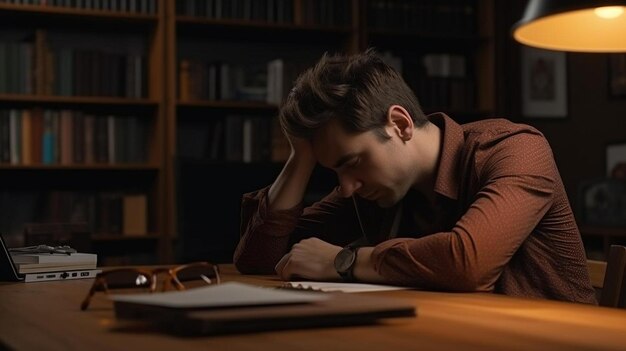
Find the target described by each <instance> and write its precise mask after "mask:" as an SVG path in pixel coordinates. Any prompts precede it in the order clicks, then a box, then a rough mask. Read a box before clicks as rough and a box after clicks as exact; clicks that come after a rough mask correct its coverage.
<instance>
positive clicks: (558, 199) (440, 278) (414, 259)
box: [234, 113, 597, 304]
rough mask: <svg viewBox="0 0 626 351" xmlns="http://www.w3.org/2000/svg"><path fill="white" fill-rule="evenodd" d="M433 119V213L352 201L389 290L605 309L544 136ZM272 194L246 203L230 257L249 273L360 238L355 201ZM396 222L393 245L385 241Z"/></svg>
mask: <svg viewBox="0 0 626 351" xmlns="http://www.w3.org/2000/svg"><path fill="white" fill-rule="evenodd" d="M429 118H430V120H431V122H433V123H434V124H436V125H437V126H438V127H439V128H441V130H442V140H443V141H442V149H441V150H442V152H441V158H440V161H439V167H438V170H437V176H436V183H435V189H434V190H435V193H436V200H435V203H434V204H431V203H430V202H429V201H426V199H425V198H424V197H422V196H421V195H420V194H419V193H417V192H415V191H410V192H409V193H408V194H407V196H405V198H404V199H403V200H402V201H401V204H399V205H398V206H396V207H394V208H390V209H382V208H379V207H377V206H376V205H375V204H374V203H371V202H368V201H366V200H364V199H359V198H356V199H357V207H358V211H359V214H360V217H361V220H362V222H363V227H364V231H365V234H366V236H367V237H368V239H369V240H370V242H371V243H372V244H373V245H375V249H374V252H373V256H372V259H373V262H374V265H375V270H376V271H377V272H378V273H379V274H380V275H382V276H384V277H385V278H387V279H388V280H389V281H390V282H391V283H395V284H403V285H410V286H416V287H420V288H425V289H433V290H448V291H486V292H497V293H503V294H507V295H514V296H524V297H539V298H548V299H555V300H565V301H575V302H582V303H592V304H595V303H597V302H596V299H595V293H594V290H593V288H592V287H591V283H590V280H589V275H588V272H587V268H586V258H585V254H584V249H583V245H582V241H581V238H580V233H579V231H578V228H577V226H576V222H575V220H574V216H573V213H572V210H571V207H570V205H569V202H568V199H567V195H566V193H565V190H564V187H563V183H562V181H561V178H560V175H559V172H558V169H557V167H556V164H555V162H554V158H553V155H552V152H551V149H550V146H549V144H548V142H547V141H546V139H545V138H544V137H543V135H542V134H541V133H540V132H539V131H537V130H536V129H534V128H532V127H530V126H527V125H522V124H515V123H512V122H510V121H507V120H504V119H489V120H483V121H479V122H474V123H469V124H465V125H458V124H457V123H455V122H454V121H453V120H451V119H450V118H449V117H447V116H445V115H444V114H440V113H438V114H433V115H430V116H429ZM267 191H268V188H264V189H261V190H259V191H256V192H253V193H248V194H245V195H244V197H243V203H242V222H241V239H240V242H239V245H238V246H237V249H236V251H235V255H234V262H235V264H236V266H237V268H238V269H239V270H240V271H241V272H243V273H274V266H275V264H276V263H277V262H278V260H279V259H280V258H281V257H282V256H283V255H284V254H285V253H286V252H287V251H288V250H289V248H290V247H291V245H293V244H294V243H296V242H298V241H300V240H302V239H304V238H307V237H311V236H316V237H319V238H320V239H322V240H325V241H328V242H330V243H333V244H336V245H346V244H348V243H350V242H351V241H353V240H355V239H358V238H359V237H360V236H361V229H360V226H359V222H358V220H357V216H356V211H355V204H354V203H353V200H352V199H345V198H342V197H340V196H339V195H338V194H337V193H335V192H333V193H331V194H329V195H328V196H326V197H325V198H324V199H323V200H321V201H320V202H317V203H315V204H314V205H312V206H310V207H308V208H303V206H298V207H296V208H293V209H290V210H284V211H270V210H269V206H268V203H267ZM398 211H401V212H398ZM396 215H398V216H399V217H398V218H399V226H397V230H396V232H397V234H396V238H394V239H387V238H388V236H389V234H390V228H391V225H390V223H392V222H393V218H395V216H396Z"/></svg>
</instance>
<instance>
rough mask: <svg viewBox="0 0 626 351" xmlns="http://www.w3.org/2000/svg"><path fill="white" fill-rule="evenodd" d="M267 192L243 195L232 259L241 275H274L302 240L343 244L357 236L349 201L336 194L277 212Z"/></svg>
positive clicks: (267, 188)
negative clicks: (237, 234)
mask: <svg viewBox="0 0 626 351" xmlns="http://www.w3.org/2000/svg"><path fill="white" fill-rule="evenodd" d="M268 192H269V187H266V188H263V189H261V190H258V191H256V192H252V193H247V194H244V196H243V199H242V206H241V228H240V234H241V236H240V240H239V243H238V245H237V248H236V249H235V254H234V256H233V262H234V263H235V266H236V267H237V270H239V272H241V273H244V274H274V273H275V270H274V267H275V266H276V264H277V263H278V261H279V260H280V259H281V258H282V257H283V255H285V254H286V253H287V252H288V250H289V249H290V247H291V246H292V245H293V244H295V243H297V242H299V241H300V240H302V239H305V238H309V237H318V238H320V239H322V240H324V241H326V242H329V243H332V244H336V245H345V244H347V243H348V242H349V241H350V240H353V239H354V237H355V235H356V236H358V234H360V231H357V228H358V222H356V219H354V214H353V211H354V209H353V207H352V205H351V202H349V199H344V198H342V197H340V196H339V195H338V194H337V193H336V192H335V191H333V192H331V193H330V194H328V195H327V196H326V197H324V198H323V199H321V200H320V201H318V202H316V203H314V204H313V205H311V206H309V207H306V208H304V206H303V205H302V204H299V205H297V206H295V207H294V208H291V209H288V210H280V211H271V210H270V208H269V203H268Z"/></svg>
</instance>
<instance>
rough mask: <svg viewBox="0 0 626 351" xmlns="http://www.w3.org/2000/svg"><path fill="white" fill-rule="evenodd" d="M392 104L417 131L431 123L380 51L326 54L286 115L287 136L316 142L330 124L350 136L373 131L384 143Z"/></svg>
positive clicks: (305, 76) (292, 97) (299, 83)
mask: <svg viewBox="0 0 626 351" xmlns="http://www.w3.org/2000/svg"><path fill="white" fill-rule="evenodd" d="M392 105H400V106H402V107H404V108H405V109H406V110H407V112H408V113H409V115H410V116H411V118H412V119H413V123H414V124H415V126H416V127H421V126H422V125H423V124H424V123H426V121H427V119H426V117H425V116H424V113H423V112H422V109H421V108H420V105H419V102H418V100H417V98H416V97H415V94H414V93H413V91H412V90H411V89H410V88H409V87H408V86H407V84H406V83H405V82H404V80H403V79H402V77H400V75H399V74H398V72H396V71H395V70H394V69H393V68H391V67H390V66H389V65H387V64H385V63H384V62H383V60H382V59H381V58H380V57H379V56H377V55H376V53H375V52H374V50H371V49H369V50H367V51H365V52H364V53H361V54H357V55H352V56H345V55H334V56H330V55H328V54H324V55H323V56H322V58H321V59H320V60H319V61H318V63H317V64H316V65H315V66H314V67H312V68H310V69H308V70H306V71H305V72H304V73H302V74H301V75H300V76H299V77H298V79H297V80H296V82H295V84H294V87H293V89H292V91H291V93H290V94H289V96H288V98H287V99H286V101H285V103H284V105H283V106H282V108H281V111H280V121H281V124H282V126H283V128H284V130H285V131H286V132H287V134H289V135H291V136H295V137H299V138H305V139H312V138H313V136H314V134H315V132H317V131H318V130H319V129H321V128H322V127H323V126H324V125H326V124H327V123H328V121H330V120H336V121H338V122H339V124H340V125H341V126H342V127H343V128H344V129H345V130H346V131H347V132H349V133H360V132H366V131H370V130H373V131H374V132H375V133H376V134H378V135H379V136H380V137H381V139H387V138H389V136H388V135H386V134H385V133H384V128H383V127H384V126H385V124H386V123H387V113H388V111H389V108H390V107H391V106H392Z"/></svg>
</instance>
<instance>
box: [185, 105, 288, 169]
mask: <svg viewBox="0 0 626 351" xmlns="http://www.w3.org/2000/svg"><path fill="white" fill-rule="evenodd" d="M177 133H178V135H177V140H178V146H177V150H178V152H177V153H178V156H180V157H185V158H193V159H204V160H214V161H229V162H244V163H250V162H267V161H274V162H281V161H284V160H286V159H287V157H288V156H289V152H290V147H289V143H288V141H287V140H286V138H285V137H284V136H283V134H282V132H281V130H280V125H279V123H278V121H276V120H275V119H270V118H267V117H261V116H243V115H228V116H226V117H224V118H216V119H215V120H213V121H211V122H209V123H206V122H204V123H197V122H196V123H194V122H192V121H184V122H179V126H178V128H177Z"/></svg>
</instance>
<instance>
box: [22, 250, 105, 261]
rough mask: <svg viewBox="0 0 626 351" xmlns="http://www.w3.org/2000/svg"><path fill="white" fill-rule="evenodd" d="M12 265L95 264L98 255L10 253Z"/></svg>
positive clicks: (78, 253)
mask: <svg viewBox="0 0 626 351" xmlns="http://www.w3.org/2000/svg"><path fill="white" fill-rule="evenodd" d="M11 259H12V260H13V263H57V264H72V263H74V264H76V263H81V264H97V263H98V255H96V254H91V253H80V252H77V253H73V254H70V255H68V254H55V253H53V254H50V253H38V254H34V253H13V252H12V253H11Z"/></svg>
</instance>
